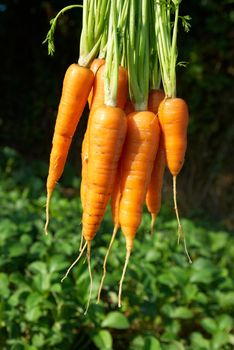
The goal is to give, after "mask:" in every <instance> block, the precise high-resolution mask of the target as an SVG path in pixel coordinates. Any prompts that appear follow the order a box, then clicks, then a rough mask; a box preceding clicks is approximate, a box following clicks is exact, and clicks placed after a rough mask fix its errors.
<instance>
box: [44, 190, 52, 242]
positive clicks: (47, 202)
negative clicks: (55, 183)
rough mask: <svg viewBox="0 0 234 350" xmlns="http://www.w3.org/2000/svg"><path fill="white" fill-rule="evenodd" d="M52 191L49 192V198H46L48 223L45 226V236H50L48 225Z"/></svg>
mask: <svg viewBox="0 0 234 350" xmlns="http://www.w3.org/2000/svg"><path fill="white" fill-rule="evenodd" d="M51 195H52V191H51V190H49V191H47V198H46V222H45V226H44V232H45V235H46V236H47V235H48V225H49V221H50V199H51Z"/></svg>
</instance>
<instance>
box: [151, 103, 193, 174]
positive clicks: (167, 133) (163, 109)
mask: <svg viewBox="0 0 234 350" xmlns="http://www.w3.org/2000/svg"><path fill="white" fill-rule="evenodd" d="M158 117H159V121H160V125H161V128H162V133H163V138H164V147H165V155H166V162H167V166H168V169H169V170H170V173H171V174H172V176H174V177H175V176H177V175H178V174H179V172H180V170H181V168H182V166H183V164H184V156H185V151H186V148H187V127H188V117H189V114H188V107H187V104H186V102H185V101H184V100H183V99H181V98H168V99H165V100H163V101H162V102H161V104H160V106H159V110H158Z"/></svg>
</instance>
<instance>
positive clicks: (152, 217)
mask: <svg viewBox="0 0 234 350" xmlns="http://www.w3.org/2000/svg"><path fill="white" fill-rule="evenodd" d="M155 221H156V215H155V214H151V224H150V234H151V237H153V234H154V226H155Z"/></svg>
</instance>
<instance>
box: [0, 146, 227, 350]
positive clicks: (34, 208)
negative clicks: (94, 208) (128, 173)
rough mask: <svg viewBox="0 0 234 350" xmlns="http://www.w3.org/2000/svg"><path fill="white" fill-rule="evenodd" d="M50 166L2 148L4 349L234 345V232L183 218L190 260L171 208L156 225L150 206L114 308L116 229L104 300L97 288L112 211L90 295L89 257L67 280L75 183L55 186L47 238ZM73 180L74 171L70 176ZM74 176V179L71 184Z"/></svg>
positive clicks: (75, 223)
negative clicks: (99, 298) (46, 181)
mask: <svg viewBox="0 0 234 350" xmlns="http://www.w3.org/2000/svg"><path fill="white" fill-rule="evenodd" d="M46 170H47V167H46V165H45V164H43V163H40V162H33V163H31V164H26V162H25V161H24V160H23V159H21V158H20V156H19V155H18V154H17V153H16V152H14V151H13V150H11V149H9V148H4V149H2V150H1V152H0V203H1V211H0V254H1V259H0V348H1V349H3V350H6V349H12V350H37V349H51V350H55V349H63V350H76V349H95V348H97V349H102V350H110V349H120V350H121V349H131V350H138V349H139V350H158V349H162V350H183V349H188V350H206V349H207V350H216V349H217V350H221V349H227V350H228V349H230V350H231V349H233V347H234V334H233V314H234V279H233V277H234V276H233V275H234V273H233V268H232V267H233V266H232V265H233V259H234V239H233V237H232V236H231V235H230V233H228V232H225V231H222V230H220V229H219V230H217V229H215V226H214V225H201V224H198V223H196V224H195V223H193V222H192V221H190V220H186V219H183V220H182V222H183V226H184V230H185V231H186V233H187V241H188V242H187V243H188V247H189V251H190V254H191V256H192V259H193V264H192V265H189V264H188V262H187V259H186V256H185V254H184V252H183V247H182V245H180V246H178V245H177V244H176V220H175V217H174V213H173V209H172V208H166V207H164V208H163V209H162V213H161V214H160V217H159V218H158V221H157V225H156V232H155V235H154V236H153V237H151V236H150V233H149V227H150V217H149V215H148V214H147V213H144V217H143V221H142V225H141V227H140V230H139V232H138V234H137V239H136V242H135V246H134V252H133V254H132V256H131V260H130V264H129V268H128V271H127V275H126V278H125V282H124V287H123V306H122V308H121V309H119V308H118V307H117V293H118V282H119V279H120V276H121V272H122V266H123V263H124V259H125V242H124V238H123V236H122V235H121V234H120V233H119V235H118V237H117V239H116V242H115V243H114V246H113V250H112V253H111V255H110V258H109V263H108V267H107V269H108V275H107V277H106V280H105V284H104V290H103V293H102V301H101V303H100V304H99V305H97V304H96V295H97V289H98V286H99V282H100V279H101V274H102V262H103V258H104V255H105V252H106V247H107V244H108V242H109V239H110V234H111V231H112V228H113V227H112V223H111V216H110V211H109V212H107V215H106V217H105V219H104V222H103V225H102V228H101V230H100V231H99V233H98V235H97V236H96V238H95V241H94V244H93V246H92V270H93V277H94V288H93V297H92V303H91V306H90V309H89V311H88V314H87V315H86V316H85V315H84V310H85V307H86V301H87V297H88V290H89V275H88V271H87V264H86V262H85V257H84V258H83V259H82V260H81V261H80V263H79V264H77V266H76V267H75V268H74V269H73V270H72V272H71V274H70V275H69V277H68V278H67V279H66V280H65V281H64V282H63V283H62V284H61V283H60V280H61V278H62V277H63V275H64V273H65V271H66V269H67V268H68V266H69V265H70V264H71V262H72V261H73V260H74V259H75V258H76V256H77V253H78V249H79V243H80V233H81V225H80V220H81V206H80V201H79V180H78V179H76V178H75V177H72V176H71V177H70V178H67V179H66V177H65V178H64V183H65V184H66V183H67V184H68V183H70V184H71V188H68V187H66V188H65V189H64V188H62V187H61V186H58V189H57V191H56V192H55V195H54V197H53V199H52V206H51V223H50V234H49V235H48V236H47V237H45V236H44V234H43V227H44V219H45V216H44V204H45V191H44V181H43V177H44V174H45V173H46ZM68 177H69V176H68ZM71 179H72V182H71Z"/></svg>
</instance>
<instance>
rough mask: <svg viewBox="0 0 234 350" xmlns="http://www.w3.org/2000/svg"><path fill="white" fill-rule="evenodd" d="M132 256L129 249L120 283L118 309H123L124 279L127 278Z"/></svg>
mask: <svg viewBox="0 0 234 350" xmlns="http://www.w3.org/2000/svg"><path fill="white" fill-rule="evenodd" d="M130 255H131V250H130V249H127V253H126V258H125V264H124V268H123V272H122V276H121V279H120V282H119V294H118V307H121V302H122V300H121V299H122V287H123V281H124V277H125V274H126V270H127V266H128V262H129V258H130Z"/></svg>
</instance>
